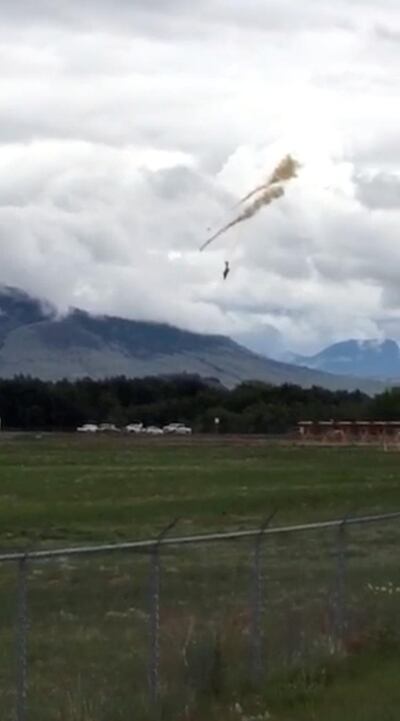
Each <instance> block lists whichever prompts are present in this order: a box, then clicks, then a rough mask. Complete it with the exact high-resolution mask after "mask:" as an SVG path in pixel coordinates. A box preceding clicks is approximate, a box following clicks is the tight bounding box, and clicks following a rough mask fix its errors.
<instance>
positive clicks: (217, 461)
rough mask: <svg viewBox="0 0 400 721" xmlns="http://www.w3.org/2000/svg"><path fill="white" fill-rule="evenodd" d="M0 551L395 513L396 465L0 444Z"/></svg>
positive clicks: (216, 451)
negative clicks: (171, 527)
mask: <svg viewBox="0 0 400 721" xmlns="http://www.w3.org/2000/svg"><path fill="white" fill-rule="evenodd" d="M0 481H1V486H0V539H1V541H2V543H3V544H7V545H21V544H22V545H24V544H27V545H31V544H40V543H43V542H45V543H46V545H47V544H48V543H53V542H57V543H58V544H59V543H60V542H61V541H68V542H70V541H77V542H79V541H82V540H84V541H89V540H98V541H105V540H118V539H119V538H123V539H126V538H140V537H148V536H151V535H153V534H155V533H158V532H159V531H160V530H161V529H162V528H163V527H164V526H165V525H166V524H167V523H168V522H169V521H171V520H172V519H174V518H176V517H179V518H180V519H181V520H180V522H179V528H180V532H181V533H185V532H187V531H189V530H190V529H191V528H196V529H215V528H225V527H229V528H231V527H236V526H238V525H240V526H243V524H246V525H250V526H253V525H257V524H258V523H259V522H261V521H262V520H263V518H264V517H265V516H266V515H269V513H270V512H271V510H272V509H275V508H278V509H279V514H278V516H277V519H276V523H277V522H278V520H279V522H280V523H285V522H287V521H297V520H301V521H302V522H305V521H307V520H314V519H316V518H318V519H327V518H331V517H338V516H339V517H340V516H341V515H344V514H346V513H348V512H349V511H350V512H356V513H357V514H362V513H363V512H372V511H384V510H393V509H400V455H399V453H397V452H386V453H385V452H383V451H382V450H380V449H374V448H315V447H314V448H310V447H308V448H305V447H296V446H288V445H278V444H271V443H267V442H262V441H253V442H252V441H251V440H249V441H247V442H246V440H245V439H241V440H239V441H236V442H235V441H233V442H232V441H227V442H225V443H224V442H222V441H221V442H216V441H214V442H201V441H197V442H180V443H179V442H178V443H172V442H165V441H163V440H161V442H160V441H159V440H158V439H154V440H153V441H148V442H143V441H140V440H138V439H134V438H133V439H131V438H89V439H87V438H84V439H82V438H80V437H74V436H64V437H57V436H55V437H50V438H48V437H47V438H46V437H42V438H38V439H35V437H32V438H31V439H29V437H28V438H26V437H24V436H20V437H16V438H14V439H9V440H7V439H3V440H2V439H1V438H0Z"/></svg>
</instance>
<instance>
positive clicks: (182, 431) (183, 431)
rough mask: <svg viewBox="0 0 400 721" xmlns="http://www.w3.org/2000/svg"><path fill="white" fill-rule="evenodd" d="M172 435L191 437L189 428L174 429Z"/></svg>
mask: <svg viewBox="0 0 400 721" xmlns="http://www.w3.org/2000/svg"><path fill="white" fill-rule="evenodd" d="M174 433H176V435H177V436H191V435H192V429H191V428H189V426H179V427H178V428H176V429H175V431H174Z"/></svg>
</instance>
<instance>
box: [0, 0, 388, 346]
mask: <svg viewBox="0 0 400 721" xmlns="http://www.w3.org/2000/svg"><path fill="white" fill-rule="evenodd" d="M0 17H1V23H0V144H1V148H0V284H3V285H9V286H16V287H19V288H22V289H23V290H25V291H27V292H29V293H31V294H33V295H35V296H39V297H41V298H45V299H47V300H50V301H51V302H52V303H54V304H55V305H56V306H57V308H59V310H60V312H65V311H66V310H67V309H68V308H69V307H81V308H84V309H87V310H89V311H91V312H95V313H106V314H117V315H122V316H124V317H128V318H135V319H145V320H155V321H166V322H168V323H172V324H176V325H179V326H181V327H184V328H189V329H192V330H195V331H201V332H216V333H226V334H229V335H231V336H233V337H235V338H238V339H239V340H242V341H243V342H245V343H247V344H248V345H249V346H250V347H253V348H255V349H257V350H260V351H263V352H267V353H268V352H269V353H271V354H272V355H276V354H280V353H282V352H284V351H286V350H287V349H290V350H292V351H296V352H301V353H306V352H314V351H316V350H318V349H319V348H321V347H322V346H324V345H326V344H328V343H331V342H334V341H337V340H342V339H345V338H349V337H355V338H383V337H394V338H397V339H399V340H400V103H399V101H398V96H399V89H400V88H399V84H400V5H399V4H398V0H380V1H379V2H378V1H377V0H335V2H334V3H333V2H332V1H331V0H329V2H328V0H303V1H302V2H301V3H299V2H298V0H196V3H193V4H192V3H189V2H187V0H134V2H132V0H113V2H111V1H110V0H85V2H82V1H81V0H80V2H78V1H77V0H57V2H51V0H18V2H17V3H15V2H12V0H3V2H2V3H1V11H0ZM289 152H290V153H292V154H293V155H294V156H295V157H296V158H298V160H299V161H300V162H301V164H302V167H301V170H300V172H299V177H298V178H297V179H296V180H294V181H292V182H291V183H290V185H288V186H287V192H286V194H285V197H283V198H282V199H279V200H278V201H276V202H275V203H274V204H273V205H271V206H269V207H267V208H264V209H262V210H261V211H260V212H259V213H258V215H257V216H256V217H254V218H252V219H251V220H249V221H247V222H245V223H242V224H240V225H238V226H236V228H234V229H232V230H231V231H230V232H229V233H227V234H226V235H224V236H222V237H221V238H219V239H218V240H217V241H216V242H215V243H214V244H212V245H211V246H209V248H208V249H207V250H206V251H204V253H200V252H199V246H200V245H201V244H202V243H203V242H204V240H205V239H206V238H207V235H208V234H209V232H210V229H211V230H214V229H216V228H218V227H219V225H221V224H225V223H226V222H228V221H229V220H230V219H231V218H232V217H233V216H232V212H233V211H232V206H233V205H234V204H235V202H237V200H238V198H239V197H240V196H241V195H242V194H244V193H246V192H247V191H248V190H249V189H251V188H252V187H253V186H254V185H257V184H258V183H260V182H262V181H263V179H264V178H265V177H267V176H268V174H269V173H270V172H271V170H272V169H273V167H274V165H275V164H276V162H278V161H279V160H280V158H281V157H282V156H283V155H285V154H286V153H289ZM225 260H229V261H230V265H231V273H230V276H229V277H228V279H227V281H226V282H223V281H222V271H223V267H224V261H225Z"/></svg>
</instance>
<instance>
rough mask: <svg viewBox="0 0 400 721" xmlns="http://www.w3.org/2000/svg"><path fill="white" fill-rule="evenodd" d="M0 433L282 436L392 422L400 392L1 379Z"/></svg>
mask: <svg viewBox="0 0 400 721" xmlns="http://www.w3.org/2000/svg"><path fill="white" fill-rule="evenodd" d="M0 417H1V420H2V427H3V429H21V430H59V431H62V430H65V431H68V430H72V429H75V428H76V427H77V426H79V425H81V424H83V423H89V422H92V423H103V422H104V423H115V424H116V425H117V426H120V427H121V426H124V425H127V424H128V423H134V422H143V423H144V424H145V425H151V424H155V425H160V426H162V425H165V424H167V423H169V422H182V423H186V424H189V425H190V426H192V427H193V429H194V430H195V431H197V432H212V431H214V429H215V423H214V419H215V418H219V419H220V424H219V429H220V432H222V433H284V432H288V431H290V430H292V429H294V428H295V427H296V424H297V422H298V421H299V420H330V419H334V420H398V419H400V389H392V390H388V391H386V392H384V393H382V394H381V395H377V396H375V397H374V398H371V397H369V396H367V395H365V394H364V393H361V392H360V391H353V392H348V391H329V390H326V389H324V388H319V387H313V388H310V389H304V388H300V387H299V386H295V385H290V384H284V385H281V386H272V385H268V384H265V383H261V382H246V383H242V384H241V385H238V386H237V387H236V388H234V389H231V390H228V389H226V388H224V387H223V386H221V385H220V384H218V382H215V383H214V382H206V381H204V380H201V379H200V378H197V377H191V376H178V377H174V378H158V377H156V378H153V377H151V378H143V379H127V378H124V377H122V378H110V379H106V380H91V379H82V380H76V381H67V380H63V381H57V382H45V381H40V380H36V379H33V378H27V377H15V378H13V379H12V380H0Z"/></svg>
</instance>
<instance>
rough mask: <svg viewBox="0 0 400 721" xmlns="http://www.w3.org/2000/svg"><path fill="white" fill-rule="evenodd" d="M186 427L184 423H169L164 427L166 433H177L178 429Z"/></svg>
mask: <svg viewBox="0 0 400 721" xmlns="http://www.w3.org/2000/svg"><path fill="white" fill-rule="evenodd" d="M182 427H184V423H168V425H167V426H164V428H163V431H164V433H176V432H177V430H178V428H182Z"/></svg>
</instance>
